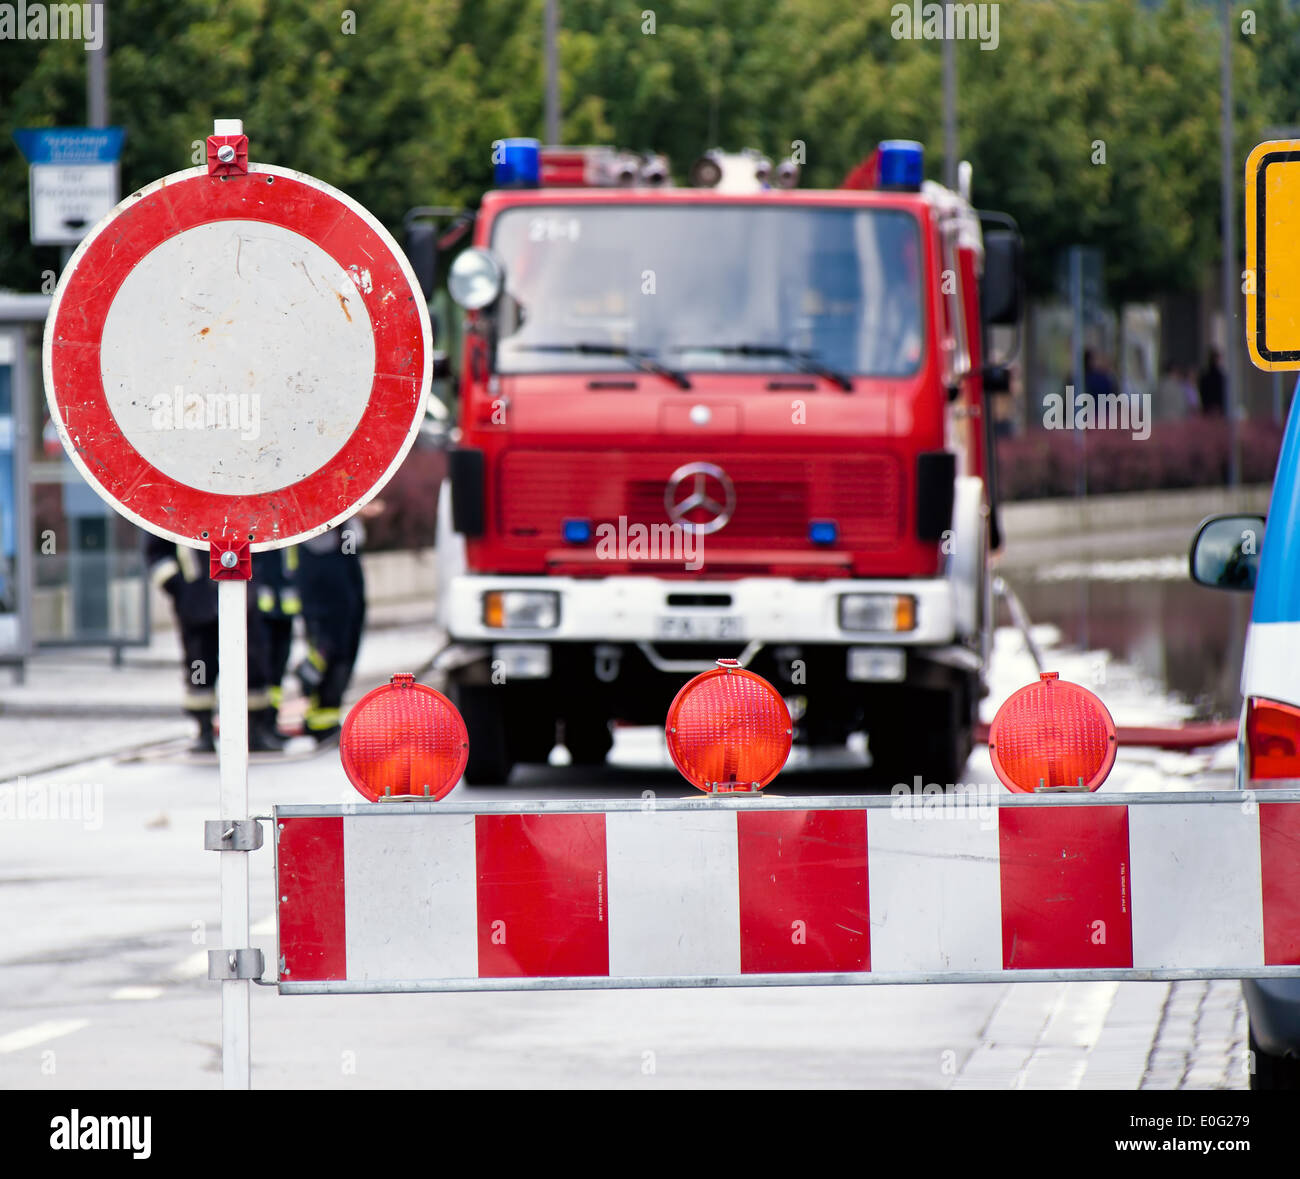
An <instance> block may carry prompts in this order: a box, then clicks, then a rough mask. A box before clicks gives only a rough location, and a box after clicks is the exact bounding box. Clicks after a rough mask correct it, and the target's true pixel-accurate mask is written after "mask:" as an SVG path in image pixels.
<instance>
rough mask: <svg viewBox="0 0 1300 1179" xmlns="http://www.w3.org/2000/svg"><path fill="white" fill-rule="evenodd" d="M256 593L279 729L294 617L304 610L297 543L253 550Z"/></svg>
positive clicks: (271, 713) (271, 708)
mask: <svg viewBox="0 0 1300 1179" xmlns="http://www.w3.org/2000/svg"><path fill="white" fill-rule="evenodd" d="M253 593H254V596H255V597H256V600H257V612H258V614H259V615H260V616H261V620H262V628H263V632H264V634H265V635H266V665H267V696H268V699H269V705H268V708H269V713H268V718H269V722H268V723H269V727H270V728H271V729H276V721H277V719H278V717H279V714H280V703H281V701H282V699H283V691H282V689H281V687H280V685H281V683H282V682H283V680H284V673H285V669H286V668H287V667H288V666H289V651H290V648H291V647H292V646H293V620H294V619H295V618H297V617H298V616H299V615H300V614H301V613H302V598H301V596H300V595H299V593H298V549H297V548H296V547H295V546H290V547H289V548H285V549H272V550H270V551H269V552H265V553H254V554H253ZM276 731H278V730H276Z"/></svg>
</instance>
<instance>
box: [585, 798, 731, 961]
mask: <svg viewBox="0 0 1300 1179" xmlns="http://www.w3.org/2000/svg"><path fill="white" fill-rule="evenodd" d="M605 833H606V835H605V837H606V840H607V844H606V847H607V855H608V857H609V912H610V924H609V972H610V974H611V975H614V976H616V977H619V976H621V977H629V976H635V975H643V974H651V973H654V974H738V973H739V972H740V911H739V904H740V898H739V895H738V893H737V889H736V876H737V871H738V865H737V850H736V815H735V813H734V812H732V813H730V814H729V813H727V812H723V811H720V812H716V813H710V812H705V813H698V812H697V813H694V814H692V813H690V812H682V811H659V810H655V811H634V812H632V813H630V814H612V815H609V816H608V817H607V818H606V820H605Z"/></svg>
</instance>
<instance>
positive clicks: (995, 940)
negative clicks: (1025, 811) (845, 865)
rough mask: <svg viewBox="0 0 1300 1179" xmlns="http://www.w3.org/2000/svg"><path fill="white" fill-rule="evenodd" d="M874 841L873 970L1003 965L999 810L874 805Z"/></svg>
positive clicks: (870, 862) (870, 815) (870, 838)
mask: <svg viewBox="0 0 1300 1179" xmlns="http://www.w3.org/2000/svg"><path fill="white" fill-rule="evenodd" d="M867 846H868V856H867V868H868V873H869V877H870V887H869V896H870V900H871V966H872V969H873V970H878V971H890V970H900V971H902V970H915V971H930V970H1001V969H1002V901H1001V885H1000V882H999V879H998V825H997V812H996V810H995V811H993V814H992V821H991V822H990V820H989V818H988V816H987V815H986V816H981V815H979V814H977V813H975V812H971V813H969V814H954V815H952V817H950V818H946V819H942V820H940V819H927V818H925V817H924V815H923V812H921V811H919V810H917V811H901V810H895V811H883V810H877V811H869V812H867ZM957 898H960V903H959V904H958V903H955V902H956V900H957Z"/></svg>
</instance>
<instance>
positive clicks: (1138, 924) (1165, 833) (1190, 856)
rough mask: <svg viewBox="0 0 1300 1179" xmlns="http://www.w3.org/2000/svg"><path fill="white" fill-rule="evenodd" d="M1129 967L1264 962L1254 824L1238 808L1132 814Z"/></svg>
mask: <svg viewBox="0 0 1300 1179" xmlns="http://www.w3.org/2000/svg"><path fill="white" fill-rule="evenodd" d="M1128 821H1129V844H1130V847H1131V848H1132V853H1133V898H1134V900H1133V965H1134V966H1159V965H1161V964H1162V963H1164V962H1166V961H1168V960H1169V959H1170V958H1171V957H1177V958H1179V959H1181V960H1183V961H1197V962H1199V963H1201V964H1202V965H1205V966H1227V965H1233V964H1237V965H1240V964H1244V963H1250V962H1258V963H1261V964H1262V963H1263V961H1264V929H1263V920H1264V917H1263V911H1262V909H1261V907H1260V862H1259V817H1258V812H1251V813H1245V812H1244V811H1243V810H1242V808H1240V807H1225V806H1204V805H1202V806H1195V805H1193V806H1179V807H1158V806H1148V807H1132V808H1131V809H1130V810H1129V818H1128Z"/></svg>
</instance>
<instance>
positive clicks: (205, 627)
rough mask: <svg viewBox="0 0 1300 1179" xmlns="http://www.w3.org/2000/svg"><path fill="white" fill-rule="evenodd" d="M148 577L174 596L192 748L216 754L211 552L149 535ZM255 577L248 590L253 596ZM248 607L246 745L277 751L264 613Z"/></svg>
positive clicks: (216, 652) (184, 705)
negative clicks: (194, 732)
mask: <svg viewBox="0 0 1300 1179" xmlns="http://www.w3.org/2000/svg"><path fill="white" fill-rule="evenodd" d="M145 559H146V561H147V563H148V565H149V569H150V580H151V581H152V582H153V584H154V585H156V586H158V587H159V588H160V589H161V590H162V591H163V592H164V593H166V594H167V596H168V597H170V598H171V600H172V606H173V608H174V609H175V612H176V626H177V629H178V630H179V632H180V639H181V651H182V654H183V657H184V660H185V665H184V667H183V668H182V673H183V683H184V693H183V696H182V701H181V706H182V708H183V709H184V710H185V713H186V715H188V716H190V717H192V718H193V720H194V722H195V723H196V724H197V725H198V730H199V732H198V736H197V738H196V739H195V742H194V744H193V745H192V746H191V747H190V752H191V753H214V752H216V741H215V733H214V726H213V719H214V715H215V713H216V706H217V687H216V685H217V671H218V665H219V651H220V646H219V642H218V630H217V583H216V582H215V581H213V580H212V579H211V578H210V577H209V576H208V556H207V554H206V553H204V552H200V551H199V550H198V549H192V548H190V547H189V546H188V545H181V544H172V543H171V542H170V541H168V540H164V539H163V538H162V537H159V536H154V535H152V534H150V536H149V538H148V540H147V542H146V544H145ZM252 584H253V583H252V582H251V581H250V582H249V583H248V592H249V596H250V598H251V597H252V593H251V590H252ZM249 606H250V608H249V611H248V748H249V749H250V750H252V751H253V752H256V753H274V752H277V751H279V750H281V749H283V748H284V742H283V741H282V740H281V739H280V737H279V736H278V735H277V733H276V731H275V724H274V721H273V720H272V719H270V718H269V717H268V709H269V706H270V703H271V698H270V694H269V691H268V687H269V677H270V671H269V664H268V661H267V643H266V631H265V628H264V626H263V625H262V621H261V613H260V612H259V611H258V610H257V609H256V607H255V605H254V604H253V603H252V602H250V603H249Z"/></svg>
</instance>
